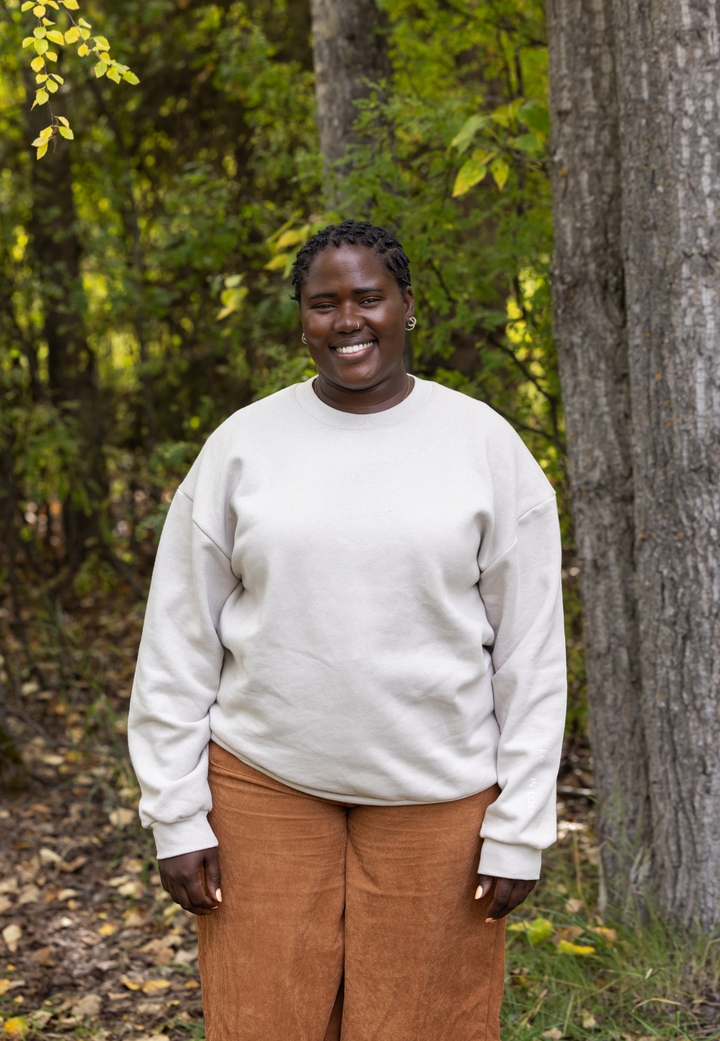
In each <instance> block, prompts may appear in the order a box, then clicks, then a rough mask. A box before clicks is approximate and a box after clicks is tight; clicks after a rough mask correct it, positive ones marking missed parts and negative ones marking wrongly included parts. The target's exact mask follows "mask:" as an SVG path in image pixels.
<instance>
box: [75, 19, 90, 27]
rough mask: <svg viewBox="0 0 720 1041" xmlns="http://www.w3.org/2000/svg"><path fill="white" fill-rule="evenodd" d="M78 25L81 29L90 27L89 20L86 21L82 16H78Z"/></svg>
mask: <svg viewBox="0 0 720 1041" xmlns="http://www.w3.org/2000/svg"><path fill="white" fill-rule="evenodd" d="M78 25H79V26H80V27H81V28H82V29H92V25H90V22H86V21H85V19H84V18H78Z"/></svg>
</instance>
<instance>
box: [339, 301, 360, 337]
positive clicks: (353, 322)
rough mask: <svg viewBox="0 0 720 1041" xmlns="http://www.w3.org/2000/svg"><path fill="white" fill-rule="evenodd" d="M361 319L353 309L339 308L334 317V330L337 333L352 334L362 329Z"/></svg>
mask: <svg viewBox="0 0 720 1041" xmlns="http://www.w3.org/2000/svg"><path fill="white" fill-rule="evenodd" d="M362 327H363V318H362V315H360V314H358V313H357V310H356V309H355V308H354V307H352V308H351V307H341V308H340V309H339V310H338V311H337V312H336V316H335V329H336V330H337V331H338V332H344V333H345V332H354V331H355V330H356V329H362Z"/></svg>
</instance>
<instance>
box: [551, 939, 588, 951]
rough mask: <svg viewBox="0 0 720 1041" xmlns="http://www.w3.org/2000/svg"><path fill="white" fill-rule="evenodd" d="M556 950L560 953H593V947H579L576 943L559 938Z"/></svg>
mask: <svg viewBox="0 0 720 1041" xmlns="http://www.w3.org/2000/svg"><path fill="white" fill-rule="evenodd" d="M558 951H559V952H560V954H595V948H594V947H579V946H578V945H577V944H576V943H570V941H569V940H561V941H560V943H559V944H558Z"/></svg>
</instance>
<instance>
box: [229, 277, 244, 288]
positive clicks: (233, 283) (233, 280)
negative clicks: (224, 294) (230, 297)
mask: <svg viewBox="0 0 720 1041" xmlns="http://www.w3.org/2000/svg"><path fill="white" fill-rule="evenodd" d="M241 282H242V275H228V276H227V278H226V279H225V286H226V287H227V288H228V289H236V288H237V287H238V286H239V285H240V283H241Z"/></svg>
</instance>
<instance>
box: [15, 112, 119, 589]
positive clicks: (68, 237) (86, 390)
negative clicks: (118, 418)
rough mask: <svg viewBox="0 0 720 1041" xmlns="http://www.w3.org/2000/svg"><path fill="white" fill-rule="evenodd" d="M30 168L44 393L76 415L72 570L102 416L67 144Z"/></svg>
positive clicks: (92, 485) (88, 512)
mask: <svg viewBox="0 0 720 1041" xmlns="http://www.w3.org/2000/svg"><path fill="white" fill-rule="evenodd" d="M34 115H35V114H34ZM41 125H42V123H41V122H40V121H39V118H38V117H37V116H36V115H35V119H34V123H33V128H34V129H35V130H38V129H39V127H40V126H41ZM32 169H33V211H32V218H31V223H30V228H31V232H32V239H33V253H34V257H35V263H36V269H37V274H38V276H39V279H40V289H41V295H42V304H43V319H44V320H43V336H44V338H45V340H46V342H47V345H48V382H49V390H50V396H51V398H52V400H53V402H54V403H55V404H57V405H58V406H59V407H60V408H63V409H68V410H69V414H70V415H73V416H74V417H75V418H76V421H77V423H78V425H79V430H80V438H81V442H82V446H81V451H80V455H79V458H78V460H77V486H76V488H75V489H74V491H73V492H71V494H70V495H69V496H68V498H67V499H66V500H65V502H64V503H63V527H64V532H65V551H66V557H67V561H68V565H69V566H70V569H71V571H74V570H75V569H76V568H77V567H78V566H79V565H80V564H81V563H82V561H83V559H84V558H85V555H86V550H87V548H88V545H89V541H88V540H95V541H97V540H99V539H100V529H99V522H98V512H97V507H98V505H99V503H100V502H101V501H102V500H103V499H104V497H105V495H106V494H107V475H106V472H105V462H104V457H103V454H102V445H103V441H104V438H103V434H104V419H103V411H102V408H101V403H100V395H99V390H98V385H97V373H96V367H95V356H94V354H93V352H92V349H91V348H90V347H89V345H88V343H87V337H86V332H85V324H84V321H83V290H82V278H81V272H80V257H81V249H80V242H79V239H78V236H77V229H76V220H77V216H76V213H75V206H74V201H73V194H72V169H71V161H70V149H69V146H68V145H67V143H66V142H65V141H64V140H63V139H62V138H61V139H60V140H59V143H58V145H57V151H55V152H53V150H52V149H50V151H49V152H48V154H47V155H46V156H45V157H44V159H42V160H40V161H38V162H36V163H35V164H34V165H33V168H32ZM83 500H84V501H83Z"/></svg>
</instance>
